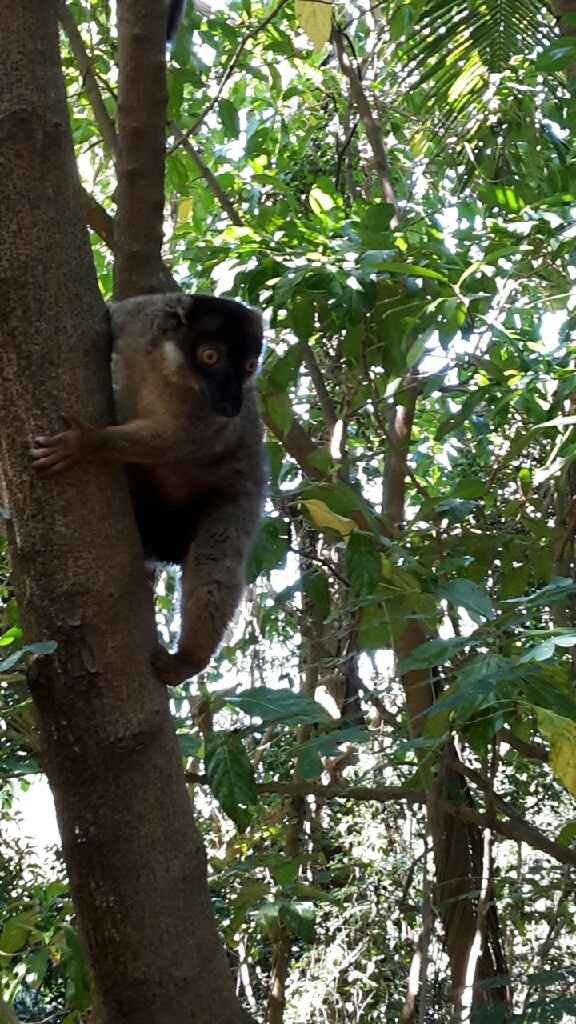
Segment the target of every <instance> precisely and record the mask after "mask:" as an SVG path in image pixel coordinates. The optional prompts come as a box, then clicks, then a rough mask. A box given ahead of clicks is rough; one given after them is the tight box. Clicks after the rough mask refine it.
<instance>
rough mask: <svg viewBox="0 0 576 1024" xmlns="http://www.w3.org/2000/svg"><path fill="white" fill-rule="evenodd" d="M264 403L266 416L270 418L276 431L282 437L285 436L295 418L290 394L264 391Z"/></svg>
mask: <svg viewBox="0 0 576 1024" xmlns="http://www.w3.org/2000/svg"><path fill="white" fill-rule="evenodd" d="M262 404H263V405H264V409H265V412H266V417H267V419H269V420H270V423H271V424H272V427H273V428H274V430H275V431H276V433H278V434H279V435H280V437H285V436H286V434H287V433H288V431H289V430H290V426H291V424H292V420H293V419H294V414H293V412H292V403H291V401H290V395H288V394H286V393H284V394H283V393H281V392H278V393H276V394H266V393H264V394H263V395H262Z"/></svg>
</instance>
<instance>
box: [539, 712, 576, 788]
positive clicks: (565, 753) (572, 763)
mask: <svg viewBox="0 0 576 1024" xmlns="http://www.w3.org/2000/svg"><path fill="white" fill-rule="evenodd" d="M535 711H536V718H537V721H538V728H539V729H540V732H541V733H543V735H544V736H545V737H546V739H547V740H548V741H549V742H550V767H551V769H552V771H553V773H554V775H555V777H556V778H557V779H558V782H561V783H562V785H563V786H565V787H566V789H567V790H568V792H569V793H571V794H572V796H576V722H573V721H570V720H569V719H567V718H562V717H561V716H560V715H555V714H554V712H552V711H548V710H546V709H545V708H538V707H537V708H535Z"/></svg>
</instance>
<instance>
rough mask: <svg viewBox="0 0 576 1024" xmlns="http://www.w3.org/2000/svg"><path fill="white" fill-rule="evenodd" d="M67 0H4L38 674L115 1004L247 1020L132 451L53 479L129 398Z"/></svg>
mask: <svg viewBox="0 0 576 1024" xmlns="http://www.w3.org/2000/svg"><path fill="white" fill-rule="evenodd" d="M57 24H58V3H57V0H42V3H38V2H37V0H19V2H18V3H17V4H3V5H0V211H1V213H0V217H1V220H2V228H1V232H0V305H1V307H2V318H1V320H0V350H1V352H2V376H1V379H0V419H1V422H2V424H3V430H2V448H1V467H2V476H3V485H4V497H3V503H4V504H5V505H7V507H8V508H9V510H10V514H11V520H10V523H9V537H10V546H11V554H12V560H13V565H14V583H15V588H16V593H17V597H18V601H19V605H20V609H21V616H22V622H23V625H24V629H25V635H26V638H27V639H28V640H29V641H46V640H54V641H56V642H57V644H58V647H57V650H56V653H55V654H54V655H53V656H44V657H42V658H38V659H37V660H36V662H35V663H34V664H33V665H32V668H31V671H30V683H31V689H32V693H33V696H34V700H35V704H36V708H37V711H38V717H39V722H40V733H41V741H42V751H43V762H44V766H45V768H46V771H47V774H48V777H49V781H50V784H51V786H52V789H53V792H54V797H55V802H56V808H57V813H58V820H59V825H60V829H61V835H62V845H63V851H64V856H65V859H66V863H67V867H68V871H69V877H70V882H71V886H72V893H73V898H74V902H75V906H76V910H77V913H78V916H79V921H80V925H81V929H82V932H83V937H84V941H85V943H86V948H87V949H88V952H89V957H90V961H91V965H92V969H93V976H94V981H95V988H96V994H97V1002H98V1005H99V1017H100V1020H101V1024H142V1022H144V1021H145V1022H146V1024H208V1022H210V1024H238V1022H239V1021H240V1020H241V1013H240V1009H239V1006H238V1003H237V1000H236V997H235V995H234V991H233V984H232V978H231V976H230V972H229V970H228V966H227V963H226V958H225V956H224V953H223V951H222V949H221V947H220V945H219V942H218V938H217V933H216V929H215V924H214V920H213V918H212V914H211V909H210V906H209V900H208V895H207V889H206V875H205V870H206V869H205V855H204V851H203V848H202V844H201V841H200V838H199V835H198V833H197V830H196V828H195V826H194V823H193V821H192V816H191V813H190V804H189V801H188V797H187V793H186V787H185V782H184V778H183V775H182V771H181V764H180V758H179V754H178V749H177V745H176V740H175V737H174V733H173V729H172V725H171V722H170V716H169V708H168V701H167V696H166V692H165V690H164V689H163V688H162V687H160V686H159V684H158V683H157V682H156V680H155V678H154V677H153V676H152V674H151V672H150V668H149V663H148V659H149V653H150V649H151V645H152V640H153V615H152V608H151V602H150V598H149V593H148V592H147V587H146V583H145V580H144V572H143V566H142V558H141V551H140V546H139V543H138V540H137V537H136V533H135V529H134V525H133V517H132V513H131V509H130V504H129V500H128V495H127V489H126V486H125V483H124V478H123V474H122V473H121V471H120V470H119V469H114V468H110V467H98V466H96V465H94V466H85V467H81V468H78V469H75V470H73V471H70V472H69V473H67V474H66V475H65V476H62V477H58V478H48V479H42V480H39V479H38V478H36V477H34V476H33V475H32V472H31V468H30V457H29V453H28V447H29V443H30V440H31V438H32V437H34V436H35V434H36V433H38V432H40V433H48V432H51V431H53V430H55V429H56V428H57V427H58V426H59V413H60V411H65V412H67V413H73V414H78V415H81V416H84V417H85V418H86V419H88V420H90V421H91V422H94V423H99V422H100V423H101V422H104V421H106V420H107V419H108V418H109V416H110V412H111V409H110V402H109V395H110V387H109V379H108V352H107V341H108V339H107V333H108V327H107V317H106V313H105V309H104V306H103V304H102V302H101V300H100V297H99V293H98V288H97V284H96V280H95V276H94V270H93V266H92V261H91V255H90V251H89V247H88V242H87V236H86V231H85V229H84V227H83V219H84V201H83V199H82V194H81V191H80V186H79V183H78V179H77V174H76V168H75V165H74V158H73V152H72V145H71V140H70V135H69V130H68V124H67V111H66V101H65V95H64V87H63V81H62V76H61V72H60V67H59V59H58V32H57Z"/></svg>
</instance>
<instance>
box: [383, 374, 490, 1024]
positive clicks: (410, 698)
mask: <svg viewBox="0 0 576 1024" xmlns="http://www.w3.org/2000/svg"><path fill="white" fill-rule="evenodd" d="M405 385H406V386H405V388H404V389H403V390H404V399H403V404H402V405H398V406H395V407H394V408H393V410H392V414H391V417H390V424H389V436H388V441H389V445H390V451H389V454H388V456H387V459H386V465H385V470H384V480H383V495H384V501H383V512H384V514H385V515H387V516H388V518H389V519H390V521H391V522H392V525H393V526H395V527H399V526H401V524H402V522H403V520H404V514H405V509H404V506H405V494H406V477H407V473H408V455H409V450H410V441H411V434H412V425H413V422H414V414H415V410H416V401H417V396H418V381H417V376H416V375H414V374H409V375H408V377H407V378H406V382H405ZM426 639H427V636H426V633H425V631H424V629H423V626H422V625H421V623H420V622H419V621H418V620H417V619H412V620H411V621H409V622H408V625H407V627H406V628H405V629H404V631H403V632H402V633H401V634H400V636H399V637H398V639H397V642H396V652H395V653H396V656H397V658H398V659H402V658H405V657H407V656H408V655H409V654H411V653H412V651H413V650H414V649H415V648H416V647H418V646H419V644H421V643H424V641H425V640H426ZM402 682H403V685H404V690H405V694H406V706H407V710H408V718H409V722H410V728H411V731H412V733H413V735H415V736H418V735H419V734H420V732H421V729H422V714H423V713H424V712H425V711H426V710H427V709H428V708H430V707H431V706H432V704H433V703H434V699H435V695H434V685H433V679H432V677H431V674H430V672H428V671H423V670H416V671H412V672H406V673H405V674H404V676H403V678H402ZM446 753H447V759H446V763H444V764H441V765H440V767H439V772H438V778H437V780H436V783H435V787H436V798H435V797H434V794H433V795H432V798H431V799H430V800H429V804H428V807H429V826H430V833H431V836H432V841H433V847H434V861H435V868H436V903H437V906H438V912H439V914H440V917H441V919H442V924H443V926H444V941H445V945H446V951H447V953H448V959H449V961H450V973H451V977H452V991H453V1001H454V1006H455V1009H456V1011H457V1012H459V1010H460V1007H461V1003H462V994H463V991H464V988H465V984H466V971H467V966H468V960H469V956H470V954H471V950H472V945H473V942H474V937H475V935H476V931H477V912H476V906H477V896H476V894H477V892H478V890H479V879H480V873H481V869H482V857H481V851H482V836H481V833H480V830H479V829H478V827H477V826H476V825H473V824H464V823H463V822H461V821H457V820H455V819H454V818H453V817H452V816H451V815H449V814H447V813H446V812H445V811H444V810H443V809H442V807H441V803H442V799H448V800H449V802H450V803H456V804H460V803H466V802H471V797H470V793H469V791H468V786H467V783H466V780H465V779H463V777H462V776H461V775H459V774H458V773H457V772H455V771H453V770H451V769H450V767H449V764H448V761H449V759H457V758H458V755H457V752H456V749H455V748H454V747H453V746H452V745H449V747H448V749H447V752H446ZM491 894H492V889H491V885H490V895H491ZM505 974H506V965H505V958H504V953H503V950H502V945H501V941H500V933H499V928H498V919H497V917H496V911H495V908H494V907H493V905H492V904H491V905H490V918H489V921H488V924H487V927H486V928H485V930H484V933H483V934H482V936H481V953H480V956H479V957H478V961H477V965H476V972H475V980H477V981H481V980H493V979H494V978H495V977H497V976H502V975H505ZM485 997H486V1000H487V1001H488V1002H504V1003H506V1002H507V999H508V991H507V987H506V984H505V982H503V983H502V985H501V986H500V987H496V988H490V989H488V990H487V991H486V994H485ZM412 1003H413V1006H415V1005H416V996H415V993H413V994H412Z"/></svg>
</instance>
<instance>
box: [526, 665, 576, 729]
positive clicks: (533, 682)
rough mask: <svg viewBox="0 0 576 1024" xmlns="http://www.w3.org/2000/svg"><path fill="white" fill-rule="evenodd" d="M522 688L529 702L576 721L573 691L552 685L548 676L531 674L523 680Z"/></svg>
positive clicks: (575, 704) (575, 702)
mask: <svg viewBox="0 0 576 1024" xmlns="http://www.w3.org/2000/svg"><path fill="white" fill-rule="evenodd" d="M522 689H523V691H524V696H525V698H526V700H527V701H528V703H529V704H532V705H534V706H535V707H540V708H544V709H545V710H546V711H552V712H554V714H556V715H559V716H560V717H561V718H569V719H570V721H572V722H576V699H575V698H574V697H573V696H572V694H571V693H566V692H564V691H563V690H559V689H558V688H557V687H556V686H554V685H552V684H551V682H550V680H549V679H546V677H544V676H542V675H535V674H532V675H529V676H527V677H526V678H525V679H524V680H523V684H522Z"/></svg>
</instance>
